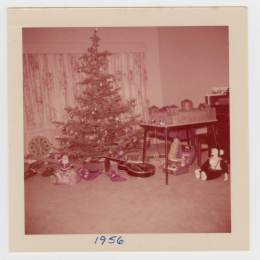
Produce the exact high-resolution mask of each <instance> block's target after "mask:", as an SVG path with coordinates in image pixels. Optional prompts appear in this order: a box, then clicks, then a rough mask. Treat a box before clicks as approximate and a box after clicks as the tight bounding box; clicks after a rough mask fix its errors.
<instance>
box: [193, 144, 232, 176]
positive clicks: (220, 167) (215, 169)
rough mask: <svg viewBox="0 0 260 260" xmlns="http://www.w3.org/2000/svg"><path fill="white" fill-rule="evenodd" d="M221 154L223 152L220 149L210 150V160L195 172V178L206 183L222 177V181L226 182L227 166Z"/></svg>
mask: <svg viewBox="0 0 260 260" xmlns="http://www.w3.org/2000/svg"><path fill="white" fill-rule="evenodd" d="M223 154H224V151H223V150H222V149H218V148H212V149H211V156H210V158H209V159H208V160H207V161H206V162H205V163H204V164H203V165H202V167H201V168H199V169H197V170H195V177H196V178H197V179H200V180H203V181H206V180H212V179H215V178H218V177H220V176H221V175H224V181H227V180H228V166H227V163H226V161H225V160H224V159H223V158H222V156H223Z"/></svg>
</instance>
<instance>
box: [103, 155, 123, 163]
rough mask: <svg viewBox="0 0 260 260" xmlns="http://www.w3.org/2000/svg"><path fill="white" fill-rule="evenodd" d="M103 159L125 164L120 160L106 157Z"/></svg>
mask: <svg viewBox="0 0 260 260" xmlns="http://www.w3.org/2000/svg"><path fill="white" fill-rule="evenodd" d="M103 158H105V159H108V160H111V161H114V162H119V163H125V162H126V161H124V160H120V159H116V158H113V157H108V156H104V157H103Z"/></svg>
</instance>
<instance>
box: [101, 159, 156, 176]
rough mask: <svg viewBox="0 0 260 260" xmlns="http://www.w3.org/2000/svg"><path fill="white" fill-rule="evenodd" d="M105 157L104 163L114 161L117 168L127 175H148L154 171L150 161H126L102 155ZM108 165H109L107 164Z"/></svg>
mask: <svg viewBox="0 0 260 260" xmlns="http://www.w3.org/2000/svg"><path fill="white" fill-rule="evenodd" d="M103 158H105V159H106V162H105V164H106V163H108V164H109V163H110V162H109V161H110V160H111V161H115V162H117V163H118V169H119V170H125V171H126V172H127V173H128V174H129V175H132V176H135V177H143V178H144V177H150V176H152V175H154V173H155V166H154V165H152V164H150V163H143V162H127V161H124V160H119V159H115V158H112V157H103ZM108 167H109V166H108Z"/></svg>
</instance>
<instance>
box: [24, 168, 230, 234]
mask: <svg viewBox="0 0 260 260" xmlns="http://www.w3.org/2000/svg"><path fill="white" fill-rule="evenodd" d="M194 167H195V166H194V165H193V166H192V167H191V170H190V173H187V174H183V175H179V176H172V175H170V176H169V177H170V178H169V185H168V186H167V185H165V175H164V174H163V173H162V171H161V170H157V172H156V174H155V175H153V176H151V177H149V178H136V177H131V176H129V175H127V174H126V173H124V174H123V175H124V176H125V177H126V178H127V181H124V182H112V181H111V180H110V179H109V177H108V176H106V175H100V176H99V177H98V178H97V179H95V180H93V181H82V182H80V183H78V184H76V185H74V186H62V185H53V184H51V183H50V179H49V178H48V177H42V176H41V175H36V176H33V177H31V178H29V179H27V180H26V181H25V222H26V223H25V230H26V234H80V233H81V234H90V233H185V232H187V233H193V232H194V233H195V232H199V233H209V232H230V231H231V216H230V211H231V209H230V181H227V182H224V181H223V178H218V179H215V180H211V181H206V182H203V181H199V180H196V179H195V177H194V174H193V170H194Z"/></svg>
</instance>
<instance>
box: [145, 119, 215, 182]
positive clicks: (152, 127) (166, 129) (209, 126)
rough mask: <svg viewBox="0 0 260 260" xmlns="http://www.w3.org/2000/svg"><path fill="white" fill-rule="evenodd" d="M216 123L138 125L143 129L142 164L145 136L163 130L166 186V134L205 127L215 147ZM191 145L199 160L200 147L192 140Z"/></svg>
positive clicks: (211, 121) (167, 173) (166, 178)
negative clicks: (172, 131)
mask: <svg viewBox="0 0 260 260" xmlns="http://www.w3.org/2000/svg"><path fill="white" fill-rule="evenodd" d="M216 123H217V120H210V121H203V122H189V123H186V124H170V125H167V124H164V125H158V124H148V123H147V124H146V123H142V124H140V126H141V127H143V129H144V143H143V162H145V155H146V145H147V134H148V132H149V131H151V130H156V129H157V130H164V141H165V183H166V185H168V175H169V172H168V139H169V138H168V137H169V136H168V134H169V132H170V131H171V130H177V129H180V128H184V129H186V130H187V129H196V128H200V127H207V133H208V134H209V133H212V136H213V142H214V143H213V145H217V140H216V132H215V124H216ZM193 145H194V146H195V149H196V157H197V158H199V156H200V155H199V154H198V153H200V147H198V144H197V141H196V140H193Z"/></svg>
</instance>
